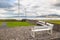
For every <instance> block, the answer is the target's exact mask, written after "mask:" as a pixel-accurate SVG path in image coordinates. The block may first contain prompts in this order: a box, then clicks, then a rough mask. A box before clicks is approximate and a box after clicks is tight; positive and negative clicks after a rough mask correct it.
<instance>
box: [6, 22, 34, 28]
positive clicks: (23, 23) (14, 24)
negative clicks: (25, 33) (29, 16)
mask: <svg viewBox="0 0 60 40" xmlns="http://www.w3.org/2000/svg"><path fill="white" fill-rule="evenodd" d="M33 25H34V24H31V23H29V22H7V27H20V26H24V27H26V26H33Z"/></svg>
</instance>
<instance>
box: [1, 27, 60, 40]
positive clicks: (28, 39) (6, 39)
mask: <svg viewBox="0 0 60 40" xmlns="http://www.w3.org/2000/svg"><path fill="white" fill-rule="evenodd" d="M54 38H60V32H55V31H54V33H53V34H52V35H49V34H47V33H42V35H41V34H39V35H38V34H37V35H36V37H35V38H33V37H32V36H31V27H15V28H3V29H0V40H51V39H54Z"/></svg>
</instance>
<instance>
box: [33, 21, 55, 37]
mask: <svg viewBox="0 0 60 40" xmlns="http://www.w3.org/2000/svg"><path fill="white" fill-rule="evenodd" d="M37 23H38V24H41V25H42V26H34V27H33V28H32V33H33V37H35V32H37V31H48V33H49V34H52V29H53V26H54V25H53V24H50V23H46V24H45V22H42V21H41V22H37Z"/></svg>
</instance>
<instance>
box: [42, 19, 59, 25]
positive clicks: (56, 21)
mask: <svg viewBox="0 0 60 40" xmlns="http://www.w3.org/2000/svg"><path fill="white" fill-rule="evenodd" d="M43 21H46V22H49V23H53V24H60V20H43Z"/></svg>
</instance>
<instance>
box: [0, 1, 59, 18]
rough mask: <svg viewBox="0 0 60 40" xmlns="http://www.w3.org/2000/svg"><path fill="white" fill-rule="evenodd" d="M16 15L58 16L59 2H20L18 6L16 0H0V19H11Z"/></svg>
mask: <svg viewBox="0 0 60 40" xmlns="http://www.w3.org/2000/svg"><path fill="white" fill-rule="evenodd" d="M18 6H19V7H20V8H19V9H18ZM18 10H20V13H18ZM25 13H26V14H25ZM18 14H19V15H20V16H25V15H26V16H40V15H47V14H58V15H60V1H58V0H20V2H19V4H18V0H0V15H1V16H0V17H9V16H10V17H13V16H18Z"/></svg>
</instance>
